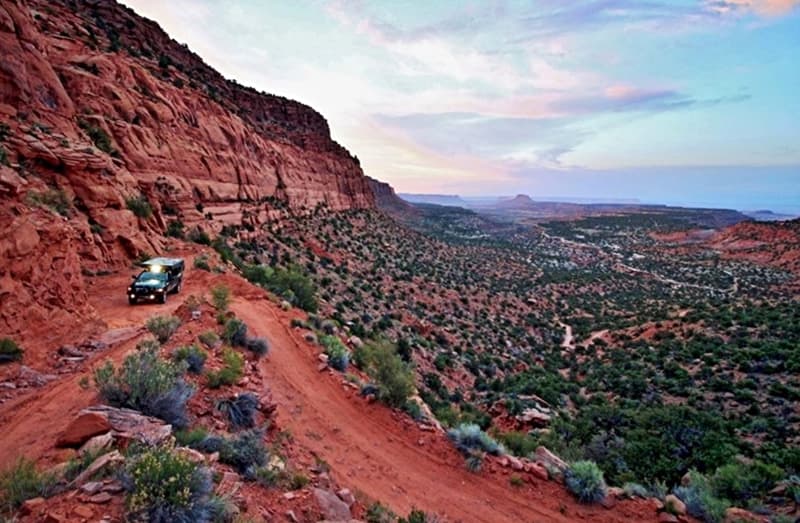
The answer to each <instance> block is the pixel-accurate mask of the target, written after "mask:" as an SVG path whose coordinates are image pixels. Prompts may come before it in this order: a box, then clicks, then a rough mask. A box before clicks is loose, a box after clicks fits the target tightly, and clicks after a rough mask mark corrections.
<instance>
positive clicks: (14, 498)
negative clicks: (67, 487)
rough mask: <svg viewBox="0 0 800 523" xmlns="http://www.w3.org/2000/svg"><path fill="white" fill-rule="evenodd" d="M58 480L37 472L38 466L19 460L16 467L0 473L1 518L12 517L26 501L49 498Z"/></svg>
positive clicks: (31, 462)
mask: <svg viewBox="0 0 800 523" xmlns="http://www.w3.org/2000/svg"><path fill="white" fill-rule="evenodd" d="M55 483H56V480H55V478H54V477H53V476H51V475H49V474H47V473H42V472H39V471H38V470H36V464H35V463H34V462H33V461H30V460H28V459H26V458H23V457H21V458H19V459H18V460H17V461H16V463H14V465H12V466H11V467H9V468H7V469H6V470H4V471H2V472H0V516H2V514H7V515H10V514H12V513H13V512H14V511H16V510H17V509H18V508H19V507H20V506H21V505H22V503H23V502H24V501H25V500H28V499H31V498H37V497H47V496H48V495H50V494H51V493H52V490H53V488H54V487H55Z"/></svg>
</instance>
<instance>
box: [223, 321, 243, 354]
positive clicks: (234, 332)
mask: <svg viewBox="0 0 800 523" xmlns="http://www.w3.org/2000/svg"><path fill="white" fill-rule="evenodd" d="M222 339H223V340H225V341H226V342H227V343H229V344H230V345H233V346H236V347H244V345H245V342H246V341H247V325H246V324H245V322H243V321H242V320H240V319H239V318H228V320H227V321H226V322H225V327H224V328H223V329H222Z"/></svg>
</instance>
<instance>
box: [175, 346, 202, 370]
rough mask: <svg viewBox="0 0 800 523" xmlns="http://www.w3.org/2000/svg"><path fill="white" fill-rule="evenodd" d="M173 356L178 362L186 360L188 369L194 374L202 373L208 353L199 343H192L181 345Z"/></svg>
mask: <svg viewBox="0 0 800 523" xmlns="http://www.w3.org/2000/svg"><path fill="white" fill-rule="evenodd" d="M172 358H173V359H174V360H175V361H177V362H185V363H186V367H187V369H188V370H189V372H191V373H192V374H200V373H201V372H203V366H204V365H205V363H206V359H207V358H208V354H206V351H204V350H203V349H201V348H200V347H198V346H197V345H194V344H192V345H186V346H184V347H179V348H178V349H177V350H176V351H175V352H173V353H172Z"/></svg>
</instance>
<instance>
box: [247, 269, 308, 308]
mask: <svg viewBox="0 0 800 523" xmlns="http://www.w3.org/2000/svg"><path fill="white" fill-rule="evenodd" d="M242 273H243V275H244V277H245V278H247V279H248V280H249V281H250V282H252V283H255V284H257V285H261V286H262V287H266V288H267V289H269V290H270V291H272V292H274V293H275V294H277V295H278V296H281V297H282V298H284V299H286V300H287V301H289V302H290V303H291V304H293V305H296V306H297V307H300V308H301V309H303V310H305V311H307V312H316V310H317V307H318V304H317V297H316V288H315V287H314V282H313V281H312V280H311V278H309V277H308V275H307V274H306V273H305V271H304V270H303V269H302V268H301V267H298V266H294V265H292V266H290V267H289V268H287V269H284V268H280V267H278V268H273V267H268V266H265V265H245V266H244V267H243V269H242Z"/></svg>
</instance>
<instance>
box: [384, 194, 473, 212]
mask: <svg viewBox="0 0 800 523" xmlns="http://www.w3.org/2000/svg"><path fill="white" fill-rule="evenodd" d="M399 196H400V198H402V199H404V200H405V201H407V202H411V203H429V204H433V205H449V206H451V207H464V208H465V209H466V208H468V207H469V206H470V205H469V204H468V203H467V202H466V201H465V200H464V199H462V198H461V196H459V195H457V194H410V193H400V194H399Z"/></svg>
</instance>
